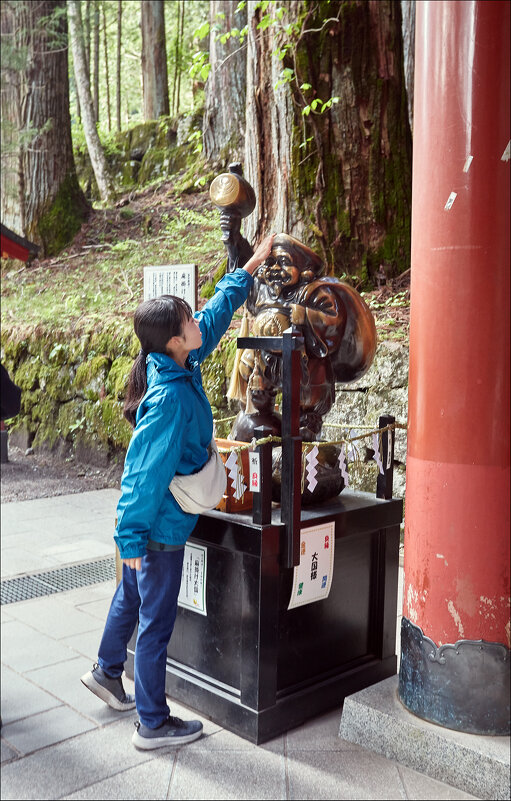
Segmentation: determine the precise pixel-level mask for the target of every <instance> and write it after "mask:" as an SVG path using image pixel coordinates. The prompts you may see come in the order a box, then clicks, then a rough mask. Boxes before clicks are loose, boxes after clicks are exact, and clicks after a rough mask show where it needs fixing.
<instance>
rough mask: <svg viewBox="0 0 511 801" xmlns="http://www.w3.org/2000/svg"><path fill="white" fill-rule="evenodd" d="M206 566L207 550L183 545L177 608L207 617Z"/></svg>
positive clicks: (198, 546)
mask: <svg viewBox="0 0 511 801" xmlns="http://www.w3.org/2000/svg"><path fill="white" fill-rule="evenodd" d="M207 566H208V550H207V548H205V547H204V546H202V545H192V544H191V543H187V544H186V545H185V555H184V559H183V572H182V574H181V589H180V590H179V596H178V599H177V604H178V606H183V607H184V608H185V609H192V610H193V611H194V612H198V613H199V615H206V616H207V614H208V613H207V609H206V573H207Z"/></svg>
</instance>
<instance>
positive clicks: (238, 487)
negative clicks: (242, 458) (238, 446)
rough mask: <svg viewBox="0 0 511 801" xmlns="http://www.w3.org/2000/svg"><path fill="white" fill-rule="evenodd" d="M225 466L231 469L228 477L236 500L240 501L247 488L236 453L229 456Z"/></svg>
mask: <svg viewBox="0 0 511 801" xmlns="http://www.w3.org/2000/svg"><path fill="white" fill-rule="evenodd" d="M225 466H226V467H227V468H228V469H229V473H228V476H229V478H230V479H231V486H232V489H233V495H234V498H235V499H236V500H237V501H239V499H240V498H241V497H242V496H243V494H244V493H245V492H246V489H247V488H246V486H245V484H244V483H243V473H242V472H241V471H240V468H239V464H238V457H237V456H236V454H235V452H234V451H232V452H231V453H230V454H229V458H228V459H226V462H225Z"/></svg>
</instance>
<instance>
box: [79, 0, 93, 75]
mask: <svg viewBox="0 0 511 801" xmlns="http://www.w3.org/2000/svg"><path fill="white" fill-rule="evenodd" d="M90 4H91V0H85V15H84V22H83V37H84V45H85V66H86V69H87V80H88V81H89V83H90V30H91V25H90ZM80 15H81V0H80Z"/></svg>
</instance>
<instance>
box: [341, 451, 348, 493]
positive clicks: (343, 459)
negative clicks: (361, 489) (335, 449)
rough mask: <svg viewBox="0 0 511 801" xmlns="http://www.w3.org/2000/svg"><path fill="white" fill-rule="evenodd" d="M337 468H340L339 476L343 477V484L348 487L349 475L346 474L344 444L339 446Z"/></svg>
mask: <svg viewBox="0 0 511 801" xmlns="http://www.w3.org/2000/svg"><path fill="white" fill-rule="evenodd" d="M339 468H340V470H341V476H342V477H343V479H344V486H345V487H349V485H350V477H349V475H348V467H347V464H346V454H345V453H344V445H342V446H341V452H340V454H339Z"/></svg>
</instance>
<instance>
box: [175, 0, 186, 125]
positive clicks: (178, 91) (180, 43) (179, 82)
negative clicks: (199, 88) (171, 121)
mask: <svg viewBox="0 0 511 801" xmlns="http://www.w3.org/2000/svg"><path fill="white" fill-rule="evenodd" d="M180 6H181V30H180V33H179V60H178V65H179V70H178V73H177V98H176V112H175V113H176V116H177V115H178V114H179V101H180V95H181V73H182V71H183V64H182V61H183V42H184V29H185V0H181V3H180Z"/></svg>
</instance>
